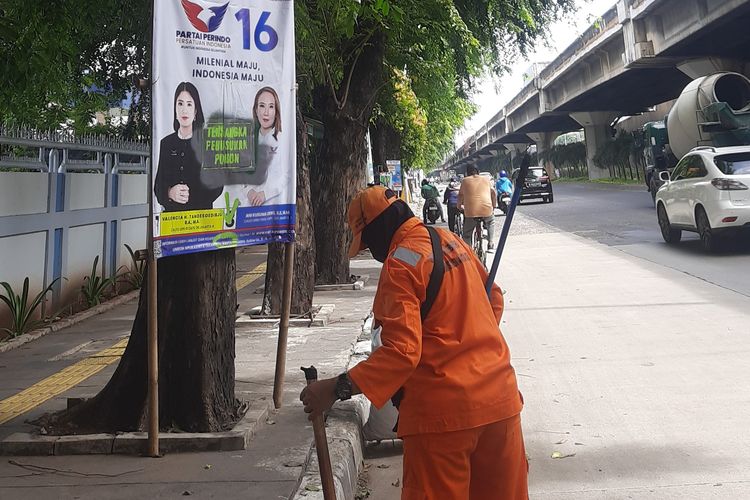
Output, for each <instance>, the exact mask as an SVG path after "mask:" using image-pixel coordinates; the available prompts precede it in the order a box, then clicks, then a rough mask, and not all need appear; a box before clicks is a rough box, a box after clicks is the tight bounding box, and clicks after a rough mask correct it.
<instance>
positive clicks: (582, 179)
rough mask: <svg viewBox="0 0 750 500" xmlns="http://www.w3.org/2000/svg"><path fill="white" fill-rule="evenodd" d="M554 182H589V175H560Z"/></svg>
mask: <svg viewBox="0 0 750 500" xmlns="http://www.w3.org/2000/svg"><path fill="white" fill-rule="evenodd" d="M554 182H589V178H588V177H558V178H556V179H555V180H554Z"/></svg>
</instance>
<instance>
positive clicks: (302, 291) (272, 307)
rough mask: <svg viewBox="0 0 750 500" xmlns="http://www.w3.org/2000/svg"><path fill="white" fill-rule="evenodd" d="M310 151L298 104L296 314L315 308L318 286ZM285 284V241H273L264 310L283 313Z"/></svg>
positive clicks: (270, 249)
mask: <svg viewBox="0 0 750 500" xmlns="http://www.w3.org/2000/svg"><path fill="white" fill-rule="evenodd" d="M308 155H309V151H308V144H307V124H306V123H305V119H304V117H303V116H302V112H301V111H300V108H299V106H297V226H296V231H295V242H294V275H293V278H292V314H304V313H306V312H308V311H310V309H312V300H313V291H314V289H315V231H314V230H313V214H312V204H311V203H310V166H309V163H308ZM283 287H284V244H283V243H271V244H269V245H268V261H267V264H266V286H265V294H264V295H263V309H262V312H263V314H265V315H279V314H281V297H282V292H283Z"/></svg>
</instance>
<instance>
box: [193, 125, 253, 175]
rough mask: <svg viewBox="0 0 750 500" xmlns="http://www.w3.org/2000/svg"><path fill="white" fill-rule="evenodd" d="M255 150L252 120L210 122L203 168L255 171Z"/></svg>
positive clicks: (207, 129) (204, 146)
mask: <svg viewBox="0 0 750 500" xmlns="http://www.w3.org/2000/svg"><path fill="white" fill-rule="evenodd" d="M254 150H255V148H254V144H253V124H252V123H251V122H236V123H231V122H220V123H212V122H209V123H208V124H207V127H206V132H205V141H204V145H203V151H204V154H203V168H204V169H211V170H213V169H229V170H234V171H243V172H254V171H255V161H254V154H253V152H254Z"/></svg>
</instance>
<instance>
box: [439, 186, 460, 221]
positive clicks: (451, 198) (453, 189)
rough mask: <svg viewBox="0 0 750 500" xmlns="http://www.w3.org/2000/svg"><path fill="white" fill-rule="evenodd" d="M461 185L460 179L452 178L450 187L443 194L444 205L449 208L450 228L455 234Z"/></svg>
mask: <svg viewBox="0 0 750 500" xmlns="http://www.w3.org/2000/svg"><path fill="white" fill-rule="evenodd" d="M459 186H460V184H459V182H458V179H456V178H455V177H451V181H450V183H448V187H447V188H446V189H445V194H443V203H444V204H445V205H447V206H448V227H449V228H450V230H451V232H455V225H456V212H457V211H458V188H459Z"/></svg>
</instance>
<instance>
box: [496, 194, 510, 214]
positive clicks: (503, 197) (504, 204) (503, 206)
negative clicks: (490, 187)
mask: <svg viewBox="0 0 750 500" xmlns="http://www.w3.org/2000/svg"><path fill="white" fill-rule="evenodd" d="M498 198H499V200H500V201H499V202H498V206H499V208H500V211H501V212H502V213H503V215H506V214H507V213H508V207H510V194H509V193H507V192H505V191H503V192H502V193H500V196H499V197H498Z"/></svg>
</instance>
